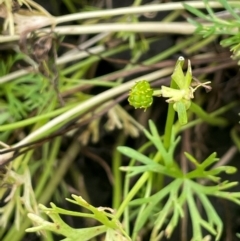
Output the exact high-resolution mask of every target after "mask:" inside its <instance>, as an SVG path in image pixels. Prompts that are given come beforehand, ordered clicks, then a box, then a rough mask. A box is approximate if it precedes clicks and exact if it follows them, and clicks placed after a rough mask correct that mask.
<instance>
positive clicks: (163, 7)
mask: <svg viewBox="0 0 240 241" xmlns="http://www.w3.org/2000/svg"><path fill="white" fill-rule="evenodd" d="M185 3H186V4H188V5H190V6H192V7H194V8H205V7H206V6H205V4H204V2H203V1H194V2H192V1H186V2H185ZM228 3H229V4H230V5H234V6H240V4H239V3H236V1H228ZM208 5H209V7H211V8H221V7H222V5H221V4H220V3H219V2H216V1H209V2H208ZM179 9H184V7H183V5H182V3H181V2H179V3H165V4H164V3H161V4H151V5H144V6H137V7H133V6H131V7H124V8H117V9H107V10H101V11H93V12H84V13H75V14H69V15H65V16H60V17H57V18H56V19H55V21H56V24H59V23H66V22H70V21H75V20H80V19H89V18H99V17H104V18H106V17H110V16H117V15H127V14H141V13H146V12H162V11H171V10H179Z"/></svg>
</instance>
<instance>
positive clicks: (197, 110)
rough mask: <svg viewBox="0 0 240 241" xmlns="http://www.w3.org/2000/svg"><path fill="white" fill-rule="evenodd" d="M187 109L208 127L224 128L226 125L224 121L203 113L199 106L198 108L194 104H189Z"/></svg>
mask: <svg viewBox="0 0 240 241" xmlns="http://www.w3.org/2000/svg"><path fill="white" fill-rule="evenodd" d="M189 109H190V110H191V111H192V112H193V113H195V114H197V115H198V116H199V117H200V118H201V119H202V120H204V121H205V122H207V123H208V124H210V125H215V126H225V125H227V124H228V122H227V120H226V119H224V118H221V117H213V116H211V115H209V113H207V112H205V111H204V110H203V109H202V108H201V107H200V106H198V105H197V104H195V103H194V102H192V103H191V106H190V108H189Z"/></svg>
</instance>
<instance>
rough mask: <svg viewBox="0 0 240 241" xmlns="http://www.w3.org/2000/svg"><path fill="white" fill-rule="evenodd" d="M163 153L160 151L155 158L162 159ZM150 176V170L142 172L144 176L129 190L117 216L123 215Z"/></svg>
mask: <svg viewBox="0 0 240 241" xmlns="http://www.w3.org/2000/svg"><path fill="white" fill-rule="evenodd" d="M160 156H161V154H160V153H159V152H158V153H157V154H156V155H155V157H154V159H153V160H159V159H160ZM149 176H150V173H149V172H145V173H144V174H142V176H141V177H140V178H139V179H138V181H137V182H136V183H135V185H134V186H133V188H132V189H131V190H130V191H129V193H128V194H127V196H126V197H125V198H124V200H123V202H122V204H121V206H120V207H119V209H118V210H117V213H116V218H120V216H121V215H122V213H123V212H124V210H125V208H126V207H127V206H128V204H129V202H130V201H131V200H132V198H133V197H134V196H135V195H136V194H137V193H138V191H139V190H140V189H141V188H142V186H143V184H144V183H145V182H146V181H147V180H148V178H149Z"/></svg>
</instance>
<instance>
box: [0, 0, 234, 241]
mask: <svg viewBox="0 0 240 241" xmlns="http://www.w3.org/2000/svg"><path fill="white" fill-rule="evenodd" d="M0 2H1V3H2V4H1V6H0V8H1V10H3V9H4V7H7V10H8V15H7V16H6V15H4V16H2V17H3V18H5V25H4V26H3V29H4V30H7V31H9V36H8V35H1V36H0V41H1V43H2V42H3V43H4V42H9V41H13V40H19V41H20V43H23V44H24V46H26V47H27V49H28V51H26V52H25V53H27V56H26V55H23V54H19V48H18V46H14V48H13V50H14V51H15V52H16V54H13V55H12V53H11V55H7V57H5V56H4V58H3V59H1V60H0V84H1V85H0V112H1V113H0V124H1V125H0V145H1V147H2V146H3V148H4V149H1V150H0V165H1V168H3V172H1V178H2V179H1V187H2V188H1V189H0V197H1V198H2V199H1V200H2V202H3V206H2V207H1V209H0V212H1V217H0V223H1V225H0V239H1V240H3V241H12V240H14V241H20V240H23V239H24V238H23V236H24V235H25V230H27V231H28V232H39V231H40V232H41V237H40V239H41V240H43V241H45V240H48V241H53V240H54V237H53V234H52V232H55V233H57V234H60V235H62V236H64V238H63V240H68V241H77V240H96V239H97V238H96V236H97V235H102V236H104V237H105V240H109V241H110V240H121V241H122V240H137V239H138V238H141V237H143V236H144V235H146V234H147V233H151V241H152V240H154V241H155V240H159V239H160V238H161V237H162V235H164V233H165V234H166V236H168V237H170V236H171V234H172V232H173V230H174V228H175V227H176V226H177V225H178V222H179V221H180V220H181V218H182V217H183V218H184V217H186V213H187V212H186V210H185V207H186V206H188V208H189V213H190V214H191V216H194V219H193V221H192V226H193V231H194V232H193V240H197V241H198V240H199V239H201V238H202V236H203V234H202V230H201V228H202V227H203V228H205V229H206V230H207V231H208V232H209V233H210V234H212V235H213V236H216V238H217V239H218V238H219V237H220V235H221V232H222V230H223V224H222V222H221V220H220V218H219V217H218V214H217V213H216V211H215V208H214V207H213V204H211V202H210V199H209V197H210V196H214V197H222V198H226V199H229V200H230V201H233V202H235V203H237V204H239V193H231V195H227V194H229V192H228V189H229V188H230V187H232V186H234V185H236V183H235V182H228V181H226V182H224V181H221V180H220V177H219V175H220V174H221V172H224V171H226V172H228V173H229V174H231V173H233V172H234V171H235V168H233V167H229V166H225V165H224V166H221V165H222V164H221V162H217V161H218V160H217V158H216V154H215V153H213V154H212V155H209V156H208V157H207V158H205V157H202V158H194V157H193V156H192V155H190V154H189V153H192V152H190V151H188V152H184V151H182V152H181V153H182V155H181V158H182V157H184V158H187V159H188V160H189V162H190V163H191V164H192V165H194V168H193V169H192V170H190V171H185V170H184V168H183V167H182V165H180V163H179V158H178V157H177V155H175V149H176V147H178V148H179V146H180V145H182V143H184V142H182V141H180V137H179V135H181V134H182V132H183V131H184V130H187V129H189V128H190V127H195V126H196V125H198V124H201V123H203V122H205V123H207V124H209V125H213V126H218V127H223V126H226V125H227V124H228V120H227V119H225V118H224V117H222V115H223V114H224V113H226V112H227V111H228V110H229V109H231V108H233V107H234V106H236V105H237V104H238V103H237V102H231V103H229V104H227V105H225V106H221V107H220V108H219V109H217V110H215V111H213V112H211V113H208V112H206V111H205V110H204V107H205V105H206V102H207V101H208V100H207V101H206V99H207V98H208V97H206V95H205V94H204V93H201V94H200V93H199V92H200V91H199V92H197V93H196V90H197V88H198V87H200V86H202V87H204V88H207V89H209V87H208V86H207V85H206V84H208V83H209V81H207V82H206V83H200V82H196V81H195V79H196V78H194V77H193V76H192V70H191V66H190V61H189V62H188V68H187V71H186V74H184V71H183V70H184V69H185V68H184V59H183V58H180V59H179V60H178V61H177V64H176V66H175V69H174V68H173V65H174V63H173V61H170V64H169V62H168V61H165V60H166V59H167V58H169V57H171V56H172V55H173V54H175V55H178V54H179V51H182V50H184V52H186V53H187V54H188V55H189V56H191V55H192V54H193V53H194V54H195V53H196V55H198V56H196V58H195V61H196V59H198V60H200V65H201V63H203V64H205V62H204V61H203V62H201V59H205V60H206V57H205V54H209V53H208V52H207V53H204V54H203V55H202V52H200V53H198V52H196V51H197V50H199V49H200V48H201V47H203V46H207V44H208V43H209V42H211V41H213V40H214V39H215V35H212V34H211V33H210V34H209V36H208V37H206V39H204V40H202V39H201V36H200V35H193V32H194V30H195V27H193V26H192V25H191V24H189V23H185V22H181V23H178V22H173V21H174V20H175V19H176V18H177V17H178V16H179V14H180V13H181V11H182V10H183V5H182V4H181V3H171V2H169V3H166V4H153V5H142V6H137V5H140V4H141V1H135V2H134V6H132V7H127V8H119V9H109V10H105V9H104V10H96V11H88V10H93V9H99V8H95V7H88V6H86V8H84V9H86V12H84V11H80V12H79V11H78V8H77V7H76V6H79V5H77V4H79V1H77V0H73V1H64V2H65V5H66V6H67V7H68V9H69V10H70V11H72V12H73V13H72V14H69V15H65V16H59V17H53V16H51V15H49V14H48V13H47V12H46V11H44V9H42V8H41V7H40V6H38V5H36V4H34V2H33V1H31V0H25V1H23V0H22V1H20V0H19V1H18V3H19V4H20V5H21V4H26V6H27V7H32V8H33V9H34V10H35V11H30V10H29V9H27V8H25V9H21V10H24V11H20V12H17V13H15V12H14V11H15V10H13V8H12V9H11V6H10V4H9V3H10V1H6V0H4V1H3V0H2V1H0ZM15 2H16V1H15ZM52 2H55V5H59V4H58V3H57V2H56V1H55V0H54V1H52ZM27 3H28V4H27ZM75 3H77V4H76V6H75V5H74V4H75ZM228 3H229V4H230V6H232V7H234V6H239V3H237V2H236V1H228ZM188 4H189V5H190V6H191V7H192V8H194V9H196V8H204V7H205V5H204V2H202V1H194V2H189V3H188ZM207 4H209V7H211V8H212V9H213V8H219V7H221V3H220V2H217V1H209V2H207ZM19 7H20V6H19ZM11 10H12V12H11ZM36 10H37V11H36ZM165 10H170V14H169V15H168V16H167V17H166V18H164V19H163V21H161V22H151V21H148V22H142V21H141V20H140V19H141V18H139V16H140V15H141V14H143V13H148V12H156V11H165ZM16 11H17V10H16ZM36 12H37V13H36ZM74 12H76V13H74ZM1 13H4V11H2V12H1ZM134 14H138V16H136V15H134ZM43 15H44V16H43ZM119 15H124V16H119ZM210 16H211V15H210ZM19 19H20V20H22V21H18V20H19ZM33 19H34V21H32V20H33ZM127 20H129V21H127ZM38 21H40V23H41V24H40V25H37V24H36V22H38ZM67 22H71V23H74V24H75V25H66V23H67ZM61 23H65V24H64V26H55V24H56V25H58V24H61ZM49 25H51V26H50V27H47V28H45V29H44V30H43V29H40V28H41V27H44V26H49ZM202 26H203V28H204V27H207V26H208V25H206V24H205V23H204V24H203V25H202ZM232 26H237V25H236V23H235V25H232ZM180 27H181V28H180ZM31 28H32V30H35V32H36V35H35V38H33V36H34V35H33V34H32V35H31V34H30V35H29V38H30V39H29V40H27V39H25V38H24V37H27V35H26V32H29V31H31ZM106 29H108V32H107V33H106V32H105V30H106ZM70 30H71V31H70ZM52 31H56V32H57V33H58V34H57V35H55V34H53V35H52V34H51V35H48V32H52ZM102 31H104V32H103V33H102ZM145 31H146V32H152V33H164V35H165V34H167V33H169V31H170V32H171V33H175V34H176V33H177V34H190V35H191V36H189V37H188V36H186V37H184V38H182V37H181V39H180V38H179V41H177V44H175V45H174V46H172V47H170V48H168V49H166V50H163V51H159V52H158V53H156V54H155V55H154V56H151V57H150V58H148V59H147V60H145V61H143V62H142V63H138V61H139V60H141V58H142V57H143V52H144V51H145V50H146V49H147V47H150V46H151V44H153V43H155V42H156V41H159V40H160V39H163V38H164V36H163V35H161V36H159V35H158V34H156V36H154V37H148V35H144V34H143V33H144V32H145ZM43 32H44V33H43ZM45 33H47V35H41V34H45ZM86 33H88V34H92V33H94V34H96V35H95V36H94V37H92V38H90V39H88V40H87V41H85V42H84V43H82V44H81V45H80V46H78V47H76V49H72V50H70V51H67V50H66V49H64V48H62V47H63V46H64V47H66V46H68V43H64V42H62V41H61V43H60V41H59V40H58V39H59V36H61V35H63V36H64V37H65V36H67V35H69V37H68V38H64V37H63V38H62V40H63V39H64V40H65V41H67V40H68V39H71V36H70V35H72V34H76V35H79V34H86ZM98 33H99V34H98ZM115 33H116V34H115ZM136 33H137V34H136ZM192 35H193V36H192ZM46 36H51V37H52V39H51V41H50V40H49V39H48V38H45V37H46ZM42 37H43V38H42ZM116 37H117V38H118V37H120V38H121V39H115V38H116ZM139 37H140V38H139ZM182 39H184V41H181V40H182ZM43 40H48V41H47V42H45V44H44V41H43ZM106 40H107V42H108V41H109V46H111V48H110V47H108V44H105V43H106ZM112 40H113V42H111V41H112ZM115 40H117V41H116V43H115ZM122 40H125V41H126V43H123V42H121V41H122ZM52 41H56V43H59V45H63V46H61V47H60V48H61V51H60V53H57V52H58V48H57V45H58V44H52ZM112 43H113V45H111V44H112ZM39 44H40V47H41V48H40V49H38V50H42V51H43V53H44V57H45V58H46V59H48V60H51V61H50V62H51V63H47V62H44V63H42V64H43V65H44V66H41V61H40V62H38V61H35V59H34V58H33V59H31V58H32V56H33V55H34V54H36V52H37V51H36V48H34V47H39ZM64 44H65V45H64ZM115 44H116V45H115ZM9 46H12V45H9ZM69 46H70V47H71V48H72V47H74V46H72V45H69ZM4 47H6V48H8V45H6V46H5V45H4ZM10 48H11V47H10ZM49 48H50V49H51V50H49ZM65 50H66V52H65ZM31 51H35V52H34V53H33V54H32V53H31ZM49 51H50V52H49ZM124 51H130V52H131V53H132V56H131V59H130V60H129V61H126V60H120V61H119V60H117V59H113V58H114V57H113V56H114V55H115V54H118V53H122V52H124ZM207 51H208V50H207ZM39 53H40V54H41V53H42V52H41V51H39ZM57 54H59V55H60V56H59V57H58V56H57ZM52 55H54V58H53V56H52ZM207 56H209V55H207ZM210 56H211V53H210ZM35 57H36V55H35ZM199 57H200V58H199ZM207 58H208V57H207ZM216 58H217V59H218V60H217V61H216ZM216 58H213V60H212V59H211V58H210V59H208V60H207V62H206V63H207V64H209V63H210V64H209V66H215V68H216V69H215V71H217V70H219V69H221V64H222V63H221V59H220V58H218V57H216ZM17 60H20V65H21V66H28V67H26V68H25V67H24V68H21V69H19V70H16V69H18V68H19V67H18V65H17V64H16V61H17ZM100 60H105V61H114V62H116V63H120V65H122V64H124V67H123V68H121V69H120V70H117V71H115V72H113V73H107V74H105V75H102V76H98V77H96V76H95V74H96V73H95V70H96V69H95V68H96V66H97V65H98V62H99V61H100ZM159 61H160V62H159ZM225 61H226V59H225ZM228 62H229V61H228ZM192 63H193V65H194V68H193V71H195V70H196V68H197V69H198V67H197V65H196V64H194V62H192ZM125 64H126V65H125ZM41 67H46V68H44V69H42V68H41ZM38 68H40V70H45V71H42V73H43V74H44V73H45V76H42V75H41V74H40V73H36V71H37V70H38ZM52 68H53V69H54V71H53V72H54V74H51V71H50V72H48V71H46V70H48V69H52ZM159 68H160V69H159ZM56 70H57V71H56ZM146 70H147V71H149V73H148V74H141V73H142V72H143V71H146ZM32 72H34V73H32ZM212 72H214V70H212ZM212 72H211V71H210V72H207V68H206V69H205V68H200V72H198V74H196V75H197V76H198V77H199V79H200V80H203V79H205V77H207V76H206V73H212ZM136 73H137V74H139V77H137V78H135V79H131V80H130V81H128V82H126V81H125V79H124V78H125V76H131V74H136ZM172 73H173V74H172ZM199 73H201V76H199V75H200V74H199ZM57 74H59V76H58V75H57ZM89 74H90V76H89ZM170 74H172V78H171V83H170V86H168V84H166V83H167V81H168V80H167V81H166V79H168V76H169V75H170ZM57 77H58V78H57ZM89 77H90V79H89ZM55 78H56V79H55ZM193 78H194V80H193ZM54 80H58V82H59V85H58V86H57V88H55V90H57V94H59V96H56V93H55V91H54V87H56V86H54V85H56V84H57V81H55V82H54ZM142 80H144V81H142ZM155 80H158V81H159V80H160V81H162V80H163V81H165V83H164V84H161V85H162V87H161V89H159V90H156V89H153V88H151V85H152V84H151V82H153V81H155ZM98 86H100V87H101V88H102V89H103V88H104V90H105V91H103V92H102V89H101V91H100V92H99V93H98V94H96V92H95V89H98V88H97V87H98ZM92 89H93V92H92ZM129 90H130V96H129V101H130V104H132V105H133V106H135V107H136V108H143V109H144V110H146V109H147V108H149V107H150V106H151V104H152V103H153V101H154V99H155V98H156V97H163V98H166V99H167V101H166V102H167V103H168V112H167V113H168V114H167V119H166V122H165V130H164V132H163V133H160V134H159V133H158V130H157V129H158V125H157V124H158V123H156V125H155V124H154V123H153V122H152V121H150V122H149V129H150V130H149V131H148V130H147V128H146V129H144V128H143V127H142V126H141V125H140V124H139V123H138V122H137V121H136V120H134V118H133V117H132V116H131V115H130V114H129V113H128V111H127V110H126V109H125V108H124V107H122V106H120V105H119V104H117V102H118V101H120V100H121V98H123V97H124V94H125V93H126V92H127V91H129ZM86 91H87V92H86ZM60 95H61V96H63V99H64V102H65V106H64V107H62V106H60V105H59V102H58V98H57V97H61V96H60ZM194 96H196V97H197V98H194ZM199 96H200V97H199ZM104 113H106V118H101V117H102V115H103V114H104ZM149 113H151V111H145V113H144V115H145V116H146V117H147V118H148V115H149ZM176 114H177V115H178V118H175V115H176ZM147 118H143V119H147ZM71 128H77V130H78V129H79V130H80V133H79V132H78V131H77V132H75V131H74V130H73V131H71V132H69V133H68V134H66V135H65V133H66V132H67V131H69V130H70V129H71ZM103 128H104V129H105V130H106V131H104V132H107V131H111V130H113V129H118V130H119V132H120V134H119V137H118V138H117V137H116V138H115V136H114V140H115V143H114V146H115V147H117V146H119V147H118V148H115V149H114V151H113V154H112V176H111V171H110V170H109V169H107V168H106V166H105V167H104V168H106V170H107V171H106V172H107V173H108V174H109V179H110V180H113V181H112V182H114V191H113V204H112V208H105V207H104V208H101V207H100V208H97V207H93V206H92V205H91V204H90V203H91V200H89V198H88V194H87V192H86V190H84V187H82V186H81V185H80V184H79V183H80V182H79V179H83V177H82V173H81V171H80V170H79V168H78V167H77V164H76V163H75V162H74V160H75V159H76V158H78V156H79V155H80V156H82V155H84V151H83V152H82V150H83V149H85V148H88V145H91V144H90V142H94V143H95V142H97V141H98V140H99V139H100V140H101V139H102V136H101V134H102V132H103V131H102V129H103ZM139 130H142V131H143V132H144V133H145V135H146V138H147V141H146V143H144V144H143V146H142V147H140V148H139V149H138V150H134V149H132V148H129V147H123V146H124V145H126V144H125V140H126V137H127V136H128V135H131V136H132V137H137V136H138V135H139V133H140V131H139ZM184 134H185V133H184ZM231 134H232V139H233V140H234V142H235V143H236V145H237V146H239V140H238V137H237V132H236V130H233V131H232V133H231ZM75 137H76V138H75ZM52 138H55V139H52ZM66 140H67V141H66ZM69 140H71V143H70V144H69V145H67V146H65V145H66V142H67V143H69ZM45 141H49V142H46V143H45ZM3 142H5V143H8V144H9V145H11V144H12V146H10V147H9V146H7V145H5V144H4V143H3ZM29 145H31V146H30V147H29ZM85 145H87V146H85ZM62 147H63V148H62ZM32 148H33V149H32ZM63 149H64V151H63ZM196 149H197V150H198V148H196ZM199 149H200V148H199ZM117 150H119V151H117ZM199 151H200V150H199ZM121 153H122V154H124V155H126V156H127V157H130V158H131V161H130V163H129V165H128V166H122V165H123V164H122V163H123V157H122V155H121ZM194 156H195V154H194ZM9 158H10V160H11V159H13V158H15V160H14V162H10V163H9ZM202 159H203V160H204V161H201V160H202ZM220 164H221V165H220ZM124 165H126V164H125V163H124ZM219 165H220V166H219ZM124 172H126V173H124ZM67 173H68V176H70V178H72V180H71V181H72V182H73V187H74V188H75V187H76V188H77V191H79V192H78V193H81V195H82V196H83V197H82V198H81V197H79V196H76V195H73V196H72V197H73V199H67V200H68V201H70V202H72V203H74V204H77V205H78V206H77V208H78V207H79V206H80V208H81V211H79V212H78V211H69V210H66V209H61V208H58V207H57V206H56V205H55V204H53V203H51V207H50V208H47V207H46V206H48V203H49V202H50V201H51V202H54V203H58V204H57V205H58V206H60V205H62V204H63V197H67V196H69V193H72V190H73V189H72V188H70V186H71V187H72V185H71V184H70V185H69V183H68V181H67V180H65V179H64V176H65V175H66V174H67ZM165 177H168V178H170V180H171V182H170V184H169V185H166V186H165V184H164V180H165ZM92 178H94V177H92ZM111 178H112V179H111ZM134 183H135V184H134ZM133 184H134V185H133ZM199 190H200V191H201V192H199ZM83 198H84V199H83ZM85 200H86V201H85ZM59 202H60V203H59ZM37 203H40V205H39V206H37ZM196 203H199V204H202V206H203V210H204V211H206V212H207V214H209V215H207V217H206V219H205V218H204V211H203V213H202V212H201V210H200V209H198V206H197V204H196ZM82 208H83V210H82ZM27 213H29V214H28V216H29V218H30V219H29V218H28V217H27ZM63 215H67V216H71V215H72V216H76V217H79V218H80V219H81V220H82V219H84V221H85V219H87V220H89V219H90V220H91V221H90V223H91V225H88V228H81V229H75V228H73V227H69V225H68V224H66V223H65V222H64V221H63V219H62V216H63ZM48 217H50V219H52V222H50V221H47V218H48ZM195 217H196V218H195ZM154 219H156V222H155V221H154ZM11 220H14V223H13V222H12V221H11ZM31 221H33V222H32V223H31ZM197 221H199V222H197ZM99 224H100V225H99ZM33 225H34V226H35V227H31V228H29V227H30V226H33ZM86 226H87V225H86ZM16 233H17V234H18V235H16ZM104 237H103V238H104ZM101 238H102V237H101ZM182 240H184V241H185V240H186V239H182Z"/></svg>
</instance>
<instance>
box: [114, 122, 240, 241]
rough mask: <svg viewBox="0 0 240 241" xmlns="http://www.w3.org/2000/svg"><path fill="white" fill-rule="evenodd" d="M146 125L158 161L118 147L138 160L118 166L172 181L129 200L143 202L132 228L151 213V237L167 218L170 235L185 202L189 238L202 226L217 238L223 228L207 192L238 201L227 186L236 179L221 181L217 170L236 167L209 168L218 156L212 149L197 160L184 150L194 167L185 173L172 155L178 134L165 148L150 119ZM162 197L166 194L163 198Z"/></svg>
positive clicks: (195, 237)
mask: <svg viewBox="0 0 240 241" xmlns="http://www.w3.org/2000/svg"><path fill="white" fill-rule="evenodd" d="M149 126H150V130H151V132H148V131H147V130H144V132H145V135H146V136H147V138H148V139H149V140H150V141H151V143H152V144H153V145H154V146H155V147H156V149H157V151H158V152H159V153H160V155H161V159H160V161H158V162H156V161H154V160H153V159H151V158H150V157H148V156H146V155H143V154H142V153H139V152H137V151H135V150H134V149H132V148H129V147H119V148H118V150H119V151H120V152H121V153H123V154H124V155H126V156H128V157H129V158H131V159H134V160H136V161H138V162H139V163H140V164H141V165H137V166H128V167H123V168H122V170H124V171H127V172H128V175H129V176H135V175H137V174H141V173H144V172H151V173H158V174H159V175H165V176H170V177H171V178H173V181H172V182H171V183H170V184H168V185H167V186H165V187H163V188H162V189H161V190H160V191H158V192H156V193H155V194H153V195H151V196H149V197H144V198H139V199H136V200H133V201H132V202H130V205H132V206H141V205H145V208H144V210H143V211H142V213H141V218H138V219H137V222H136V224H135V225H136V226H135V229H136V230H137V231H139V230H141V229H142V228H143V226H144V225H146V222H147V221H148V220H149V219H150V217H152V216H154V217H155V222H154V225H153V232H152V236H151V238H152V239H151V240H154V237H155V236H157V235H159V234H160V233H161V231H162V230H163V229H164V227H163V226H164V224H166V220H169V221H167V226H166V228H165V231H164V232H165V234H166V236H167V237H170V236H171V234H172V232H173V230H174V228H175V227H176V226H177V224H178V222H179V220H180V218H182V217H183V216H184V211H183V206H184V205H185V204H186V205H187V206H188V208H189V212H190V216H191V220H192V228H193V238H192V240H196V241H197V240H202V239H203V234H202V228H205V229H206V230H207V231H208V232H209V233H211V234H212V235H214V236H216V240H219V238H220V236H221V233H222V231H223V224H222V221H221V219H220V217H219V216H218V214H217V213H216V211H215V208H214V206H213V205H212V204H211V202H210V200H209V196H215V197H217V198H219V197H221V198H225V199H228V200H230V201H232V202H235V203H237V204H238V205H239V204H240V193H239V192H236V193H234V192H233V193H231V192H229V190H228V189H230V188H231V187H233V186H235V185H237V184H238V183H237V182H229V181H221V180H220V177H219V176H218V175H219V174H220V173H221V172H226V173H228V174H232V173H234V172H235V171H236V168H234V167H230V166H220V167H216V168H211V166H212V164H213V163H215V162H217V161H218V159H216V153H213V154H211V155H210V156H209V157H207V158H206V159H205V160H204V161H201V162H200V161H197V160H196V159H195V158H194V157H192V156H191V155H190V154H189V153H184V154H185V155H186V157H187V158H188V160H189V161H191V162H192V163H193V164H194V165H195V169H194V170H193V171H190V172H188V173H183V172H182V171H181V169H180V168H179V167H178V165H177V163H176V162H175V161H174V156H173V154H174V150H175V147H176V144H177V143H178V142H179V138H178V139H176V140H174V139H173V138H172V141H171V144H170V148H169V150H166V149H165V147H164V145H163V142H162V141H161V137H160V136H159V134H158V133H157V129H156V127H155V125H154V124H153V122H151V121H150V122H149ZM209 167H210V169H209ZM198 179H201V180H202V182H203V183H204V184H200V183H198V182H197V181H196V180H198ZM208 181H212V182H214V183H215V184H213V185H210V186H208V185H206V184H205V183H206V182H208ZM165 198H168V199H167V201H166V202H164V201H163V200H164V199H165ZM197 199H198V200H199V202H200V203H201V205H202V207H203V209H204V210H205V212H206V213H207V220H204V219H203V217H202V215H201V214H200V211H199V208H198V207H197V204H196V200H197ZM160 203H163V206H162V207H161V206H159V204H160ZM157 206H159V207H160V209H157V210H156V207H157ZM155 238H156V237H155Z"/></svg>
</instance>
